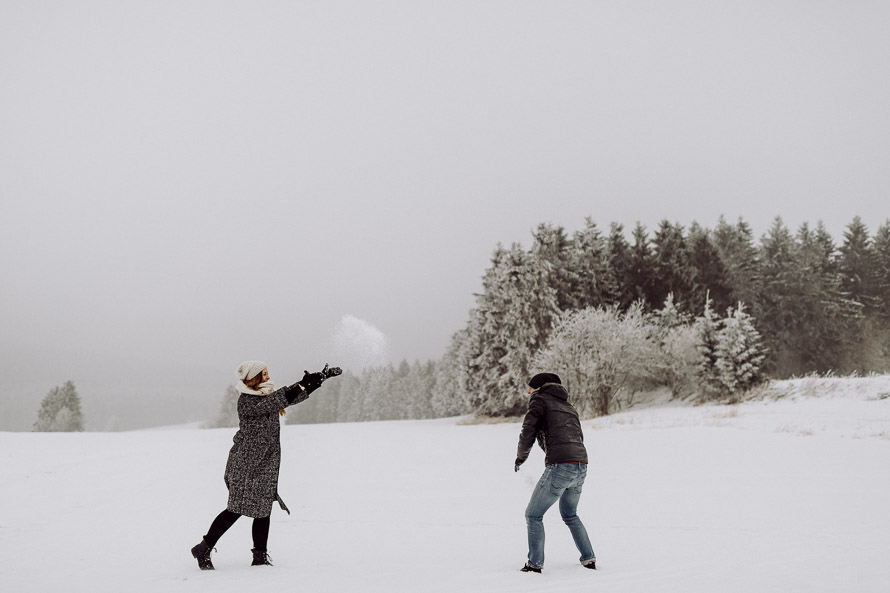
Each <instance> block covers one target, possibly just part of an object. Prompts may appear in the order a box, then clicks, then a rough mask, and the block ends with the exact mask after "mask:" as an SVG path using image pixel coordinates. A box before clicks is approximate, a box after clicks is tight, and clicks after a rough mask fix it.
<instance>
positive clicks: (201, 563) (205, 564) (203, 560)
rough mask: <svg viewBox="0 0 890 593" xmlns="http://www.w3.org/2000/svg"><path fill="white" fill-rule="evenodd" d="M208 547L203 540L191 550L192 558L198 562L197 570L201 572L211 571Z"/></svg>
mask: <svg viewBox="0 0 890 593" xmlns="http://www.w3.org/2000/svg"><path fill="white" fill-rule="evenodd" d="M212 549H213V548H211V547H210V546H208V545H207V542H205V541H204V540H203V539H202V540H201V543H200V544H198V545H197V546H195V547H194V548H192V556H194V557H195V558H197V560H198V568H200V569H201V570H213V562H211V561H210V550H212Z"/></svg>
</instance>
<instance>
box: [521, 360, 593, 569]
mask: <svg viewBox="0 0 890 593" xmlns="http://www.w3.org/2000/svg"><path fill="white" fill-rule="evenodd" d="M528 385H529V390H528V392H529V394H530V395H531V398H530V399H529V402H528V412H527V413H526V414H525V419H524V420H523V422H522V432H520V433H519V447H518V449H517V452H516V463H515V465H514V470H515V471H519V466H520V465H522V464H523V463H525V460H526V459H528V454H529V452H530V451H531V448H532V446H533V445H534V444H535V440H536V439H537V441H538V444H539V445H540V446H541V448H542V449H543V450H544V453H545V459H544V464H545V465H546V467H545V469H544V475H542V476H541V479H540V480H538V485H537V486H536V487H535V490H534V492H532V497H531V500H530V501H529V503H528V507H527V508H526V509H525V522H526V525H527V527H528V562H526V563H525V566H523V567H522V571H523V572H541V569H542V568H543V566H544V513H546V512H547V509H549V508H550V507H551V506H553V504H554V503H555V502H556V501H557V500H558V501H559V514H560V515H561V516H562V520H563V521H564V522H565V524H566V525H567V526H568V528H569V530H570V531H571V532H572V538H573V539H574V540H575V545H576V546H577V547H578V551H579V552H580V553H581V559H580V560H581V564H582V565H583V566H584V567H586V568H593V569H595V568H596V555H595V554H594V553H593V548H592V547H591V545H590V538H589V537H588V536H587V530H586V529H585V528H584V524H583V523H582V522H581V519H580V518H579V517H578V515H577V513H576V510H577V508H578V501H579V500H580V499H581V487H582V486H583V485H584V478H586V477H587V449H586V448H585V447H584V433H583V431H582V430H581V421H580V420H579V419H578V412H577V411H575V408H574V406H572V404H570V403H569V401H568V399H569V394H568V392H567V391H566V390H565V388H564V387H563V386H562V381H561V380H560V378H559V376H558V375H555V374H553V373H539V374H537V375H535V376H534V377H532V379H531V381H529V383H528Z"/></svg>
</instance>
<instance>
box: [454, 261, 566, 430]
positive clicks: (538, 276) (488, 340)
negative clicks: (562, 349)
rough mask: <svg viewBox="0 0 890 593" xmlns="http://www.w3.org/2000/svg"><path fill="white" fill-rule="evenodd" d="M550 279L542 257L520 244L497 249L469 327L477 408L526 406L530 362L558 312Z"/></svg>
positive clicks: (499, 410) (496, 411) (504, 410)
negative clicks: (525, 249) (507, 248)
mask: <svg viewBox="0 0 890 593" xmlns="http://www.w3.org/2000/svg"><path fill="white" fill-rule="evenodd" d="M548 279H549V275H548V271H547V270H546V269H544V268H543V267H542V266H541V265H540V260H539V259H538V258H535V257H533V256H532V255H530V254H528V253H526V252H525V251H524V250H523V249H522V247H521V246H520V245H519V244H514V245H513V246H512V247H511V249H510V250H509V251H505V250H503V248H501V247H500V246H499V247H498V250H497V251H496V252H495V256H494V257H493V258H492V267H491V268H489V270H487V271H486V274H485V276H484V277H483V289H484V290H483V293H482V294H480V295H477V298H476V305H477V306H476V308H475V309H474V311H473V314H472V317H471V319H470V325H471V327H469V328H468V329H469V331H468V337H469V343H468V347H469V352H470V355H471V362H470V366H469V369H468V376H467V379H466V386H467V389H468V390H469V391H470V392H471V397H472V398H473V400H474V409H475V410H476V412H477V413H479V414H484V415H505V416H508V415H515V414H518V413H520V412H521V411H522V409H523V408H524V406H525V405H526V401H525V399H524V398H523V395H524V392H525V389H524V386H525V381H527V380H528V376H527V375H528V367H529V363H530V361H531V358H532V356H534V354H535V352H537V350H538V349H539V348H540V347H541V346H542V345H543V343H544V342H545V340H546V339H547V336H548V334H549V332H550V328H551V325H552V322H553V319H554V318H555V317H556V315H557V314H558V306H557V295H556V290H555V289H554V288H553V287H551V286H550V285H549V283H548Z"/></svg>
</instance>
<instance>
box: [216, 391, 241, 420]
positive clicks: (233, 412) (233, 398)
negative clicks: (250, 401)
mask: <svg viewBox="0 0 890 593" xmlns="http://www.w3.org/2000/svg"><path fill="white" fill-rule="evenodd" d="M240 396H241V394H240V393H238V390H237V389H235V386H234V385H229V386H228V387H226V393H225V395H223V399H222V402H221V403H220V405H219V414H217V416H216V420H214V421H213V422H211V423H210V426H211V427H212V428H223V427H226V426H238V398H239V397H240Z"/></svg>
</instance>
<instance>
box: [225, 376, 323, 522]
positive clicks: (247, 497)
mask: <svg viewBox="0 0 890 593" xmlns="http://www.w3.org/2000/svg"><path fill="white" fill-rule="evenodd" d="M308 397H309V394H308V393H306V392H305V391H303V390H302V389H301V388H300V387H299V386H297V385H296V384H294V385H290V386H288V387H282V388H281V389H278V390H277V391H273V392H272V393H270V394H269V395H252V394H249V393H242V394H241V397H239V398H238V421H239V422H238V432H237V433H235V437H234V438H233V439H232V440H233V441H234V445H232V449H231V451H229V460H228V462H227V463H226V473H225V481H226V487H227V488H228V489H229V503H228V506H226V509H227V510H229V511H231V512H233V513H238V514H239V515H245V516H247V517H253V518H262V517H268V516H269V515H271V514H272V503H273V502H274V501H276V500H278V501H279V502H281V499H280V498H279V497H278V469H279V467H280V465H281V424H280V422H279V419H278V418H279V415H278V410H282V409H284V408H285V407H287V406H290V405H293V404H297V403H300V402H302V401H305V400H306V398H308ZM281 504H282V508H286V507H284V505H283V503H281Z"/></svg>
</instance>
